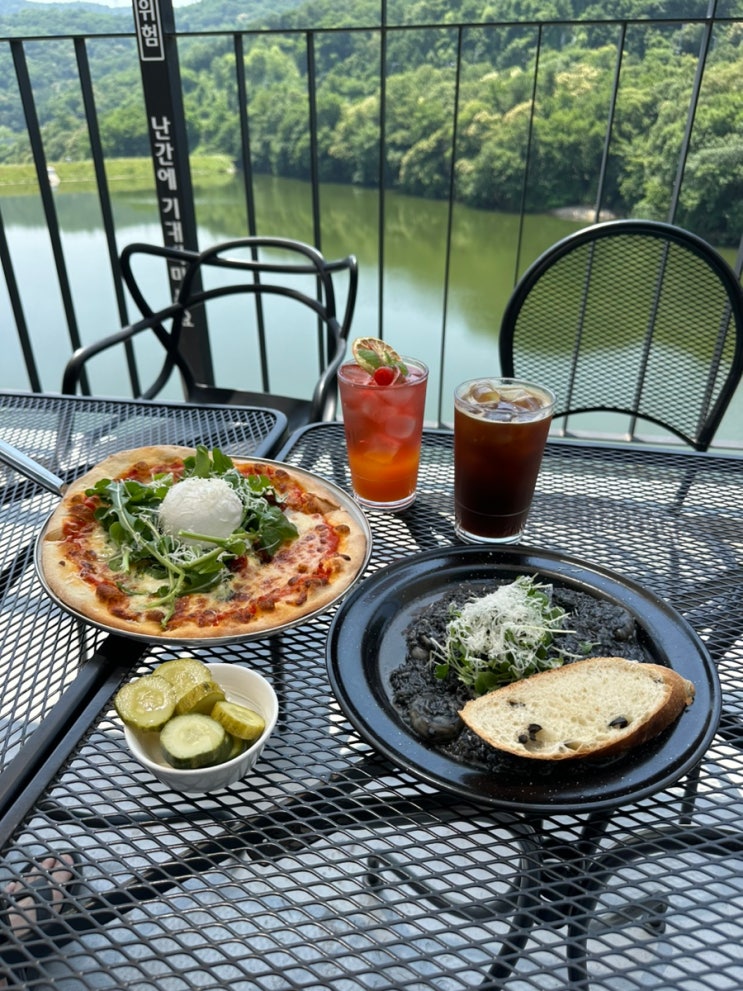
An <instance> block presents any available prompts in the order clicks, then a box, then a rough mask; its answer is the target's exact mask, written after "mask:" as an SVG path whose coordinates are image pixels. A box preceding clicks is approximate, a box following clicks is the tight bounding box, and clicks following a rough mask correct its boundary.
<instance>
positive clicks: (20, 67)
mask: <svg viewBox="0 0 743 991" xmlns="http://www.w3.org/2000/svg"><path fill="white" fill-rule="evenodd" d="M10 49H11V53H12V55H13V65H14V67H15V73H16V79H17V82H18V89H19V93H20V97H21V104H22V106H23V113H24V115H25V118H26V126H27V128H28V137H29V142H30V144H31V153H32V155H33V160H34V166H35V167H36V176H37V179H38V182H39V192H40V194H41V202H42V205H43V208H44V216H45V217H46V224H47V230H48V232H49V241H50V244H51V247H52V254H53V257H54V264H55V267H56V270H57V280H58V282H59V290H60V295H61V297H62V306H63V309H64V313H65V318H66V320H67V331H68V335H69V338H70V344H71V345H72V348H73V349H77V348H79V347H80V343H81V342H80V334H79V332H78V328H77V318H76V316H75V307H74V305H73V302H72V292H71V289H70V280H69V276H68V275H67V266H66V265H65V259H64V252H63V250H62V239H61V236H60V230H59V220H58V218H57V211H56V208H55V206H54V198H53V196H52V190H51V186H50V185H49V176H48V174H47V171H46V158H45V155H44V146H43V141H42V138H41V128H40V126H39V118H38V115H37V113H36V106H35V103H34V98H33V90H32V87H31V77H30V75H29V72H28V65H27V63H26V54H25V51H24V47H23V42H22V41H19V40H17V39H12V40H11V41H10ZM80 385H81V388H82V391H83V393H84V394H86V395H89V394H90V386H89V384H88V379H87V376H86V375H85V374H84V373H83V375H82V376H81V379H80Z"/></svg>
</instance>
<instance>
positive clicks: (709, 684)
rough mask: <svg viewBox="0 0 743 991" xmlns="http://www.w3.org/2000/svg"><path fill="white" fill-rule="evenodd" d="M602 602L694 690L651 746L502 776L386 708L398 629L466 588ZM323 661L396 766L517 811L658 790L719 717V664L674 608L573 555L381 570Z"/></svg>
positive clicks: (357, 597)
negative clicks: (507, 587)
mask: <svg viewBox="0 0 743 991" xmlns="http://www.w3.org/2000/svg"><path fill="white" fill-rule="evenodd" d="M524 574H527V575H535V576H537V577H538V578H539V579H540V580H543V581H546V582H549V583H552V584H553V585H555V586H558V585H559V586H563V587H567V588H571V589H574V590H578V591H581V592H584V593H588V594H590V595H593V596H597V597H599V598H602V599H604V600H607V601H608V602H611V603H613V604H615V605H619V606H621V607H623V608H624V609H626V610H627V611H628V612H629V613H630V614H631V615H632V616H633V617H634V620H635V623H636V627H637V633H638V639H639V641H640V643H641V644H642V646H643V647H644V649H645V651H646V653H647V654H648V655H649V657H650V659H651V660H652V661H654V662H655V663H658V664H663V665H665V666H667V667H671V668H673V669H674V670H676V671H678V673H679V674H681V675H682V676H683V677H685V678H688V679H689V680H690V681H691V682H693V684H694V687H695V690H696V696H695V699H694V702H693V703H692V705H691V706H689V707H688V708H687V709H686V710H685V711H684V712H683V713H682V714H681V716H680V717H679V719H678V720H677V721H676V722H675V723H674V724H673V726H671V727H669V728H668V729H667V730H666V731H664V732H663V733H662V734H661V735H660V736H658V737H656V738H655V739H654V740H651V741H649V742H648V743H646V744H643V745H642V746H639V747H637V748H635V749H634V750H631V751H629V752H627V753H625V754H624V755H622V756H620V757H615V758H613V759H611V760H608V759H607V760H604V761H602V762H600V761H587V760H567V761H538V760H529V759H528V758H516V757H513V758H511V757H509V756H508V755H504V759H503V761H502V768H501V767H499V770H498V773H495V772H493V771H492V770H488V769H484V768H483V767H480V766H476V765H468V764H464V763H461V762H459V761H457V760H455V759H454V758H452V757H450V756H449V755H447V754H446V753H445V752H444V751H442V750H440V749H437V748H436V747H434V746H431V745H430V744H428V743H426V742H424V741H423V740H422V739H421V738H420V737H419V736H417V734H415V732H414V731H413V730H412V729H411V728H410V727H409V726H408V725H407V723H406V722H405V721H404V720H403V718H402V716H401V714H400V712H399V711H398V710H397V708H396V707H395V705H394V703H393V692H392V689H391V685H390V676H391V674H392V672H393V671H394V670H395V669H396V668H398V667H399V666H400V665H401V664H402V662H403V660H404V658H405V650H406V645H405V631H406V629H407V628H408V627H410V626H411V624H413V623H414V622H415V619H416V616H417V615H418V614H419V613H420V611H421V610H422V609H423V608H425V607H426V606H428V605H430V604H431V603H433V602H435V601H437V600H439V599H441V598H443V597H445V596H447V594H448V593H452V592H454V591H455V590H456V588H457V587H458V586H460V585H462V584H465V583H467V584H468V585H469V584H471V583H475V584H479V583H482V586H483V594H485V592H486V591H491V590H492V582H493V580H500V581H513V580H514V579H515V578H516V577H517V576H518V575H524ZM327 664H328V672H329V676H330V681H331V684H332V687H333V690H334V693H335V696H336V698H337V700H338V702H339V704H340V706H341V708H342V709H343V711H344V712H345V714H346V716H347V718H348V719H349V721H350V722H351V724H352V725H353V726H354V727H355V729H356V730H357V731H358V733H359V734H360V735H361V737H362V738H363V739H365V740H366V742H367V743H369V744H371V746H372V747H374V748H375V749H376V750H378V751H379V752H380V753H382V754H384V755H385V756H386V757H387V758H389V760H391V761H392V762H393V763H394V764H395V765H396V766H398V767H402V768H403V769H405V770H407V771H409V772H410V773H412V774H413V775H414V776H416V777H418V778H419V779H421V780H423V781H425V782H427V783H429V784H431V785H434V786H435V787H437V788H443V789H446V790H448V791H450V792H453V793H455V794H457V795H460V796H464V797H465V798H468V799H471V800H474V801H476V802H481V803H487V804H489V805H491V806H494V807H497V808H500V809H507V810H509V811H512V812H513V811H516V812H521V813H533V814H546V813H554V812H557V811H564V812H568V811H575V810H577V809H579V808H580V809H581V811H594V810H598V809H604V808H611V807H617V806H619V805H623V804H625V803H630V802H634V801H638V800H639V799H641V798H643V797H644V796H647V795H650V794H653V793H654V792H657V791H661V790H662V789H664V788H666V787H668V786H669V785H671V784H673V783H674V782H675V781H677V780H678V779H679V778H680V777H681V776H682V775H684V774H685V773H686V772H687V771H689V770H690V769H691V768H693V767H694V765H695V764H696V763H697V762H698V761H699V760H700V759H701V757H702V755H703V754H704V753H705V751H706V750H707V748H708V747H709V745H710V743H711V741H712V738H713V736H714V734H715V732H716V729H717V725H718V722H719V718H720V709H721V691H720V684H719V680H718V677H717V671H716V668H715V666H714V664H713V662H712V659H711V658H710V656H709V654H708V652H707V650H706V648H705V647H704V645H703V643H702V642H701V640H700V639H699V637H698V636H697V635H696V633H695V632H694V630H693V629H692V628H691V626H689V624H688V623H687V622H686V620H684V619H683V617H682V616H680V615H679V614H678V613H677V612H676V611H675V610H674V609H672V608H671V607H670V606H669V605H668V604H667V603H665V602H663V600H661V599H659V598H657V597H656V596H655V595H653V594H651V593H650V592H649V591H647V590H646V589H644V588H642V587H641V586H639V585H637V584H634V583H632V582H630V581H626V580H624V579H623V578H621V577H619V576H618V575H616V574H613V573H611V572H609V571H606V570H603V569H600V568H597V567H594V566H592V565H590V564H587V563H585V562H582V561H580V560H578V559H576V558H572V557H566V556H562V555H558V554H553V553H549V552H546V551H541V550H536V549H529V548H526V547H518V548H503V549H488V548H485V547H482V546H463V547H453V548H448V549H437V550H433V551H427V552H423V553H421V554H419V555H417V556H416V557H415V558H406V559H405V560H403V561H400V562H398V563H396V564H393V565H390V566H389V567H387V568H385V569H383V570H380V571H378V572H376V573H375V574H373V575H371V576H370V577H369V578H367V579H366V580H365V581H364V583H363V584H362V585H359V586H357V588H356V589H355V590H354V591H353V592H352V593H351V595H349V596H348V597H347V598H346V599H345V601H344V602H343V603H342V605H341V606H340V608H339V609H338V611H337V613H336V615H335V616H334V618H333V621H332V624H331V627H330V632H329V637H328V646H327Z"/></svg>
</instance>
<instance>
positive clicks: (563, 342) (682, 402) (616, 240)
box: [499, 220, 743, 451]
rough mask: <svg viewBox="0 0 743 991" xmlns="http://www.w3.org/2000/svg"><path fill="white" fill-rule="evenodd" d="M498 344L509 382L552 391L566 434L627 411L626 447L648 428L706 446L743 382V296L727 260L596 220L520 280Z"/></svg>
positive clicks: (655, 229) (673, 234)
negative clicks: (573, 418) (641, 427)
mask: <svg viewBox="0 0 743 991" xmlns="http://www.w3.org/2000/svg"><path fill="white" fill-rule="evenodd" d="M499 347H500V360H501V369H502V373H503V374H504V375H508V376H514V375H515V376H517V377H519V378H530V379H534V380H538V381H539V382H541V383H542V384H544V385H547V386H549V387H550V388H552V389H553V391H554V392H555V393H556V395H557V403H556V407H555V416H556V417H560V418H562V420H561V426H562V428H563V430H562V432H563V433H567V432H568V431H567V423H568V420H567V418H568V417H569V416H570V415H573V414H578V413H587V412H590V413H594V414H595V413H610V414H622V419H621V425H622V430H619V431H618V432H619V433H620V434H623V428H624V427H625V426H626V427H627V431H626V439H628V440H636V439H638V432H637V431H638V421H646V422H648V423H652V424H655V425H656V426H660V427H662V428H664V429H665V430H667V431H670V433H671V434H672V435H674V436H675V437H676V438H680V439H681V440H682V441H684V442H685V443H686V444H689V445H691V446H692V447H693V448H695V449H696V450H699V451H704V450H706V449H707V448H708V446H709V444H710V443H711V441H712V438H713V437H714V435H715V431H716V430H717V428H718V427H719V425H720V421H721V420H722V417H723V415H724V413H725V410H726V409H727V407H728V405H729V403H730V400H731V399H732V396H733V393H734V392H735V389H736V387H737V386H738V384H739V382H740V381H741V376H742V375H743V293H742V292H741V286H740V283H739V281H738V279H737V277H736V275H735V273H734V272H733V270H732V269H731V268H730V266H729V265H728V264H727V262H726V261H725V260H724V259H723V258H722V257H721V256H720V255H719V254H718V253H717V252H716V251H715V250H714V249H713V248H712V247H710V246H709V245H708V244H707V243H706V242H705V241H703V240H702V239H701V238H699V237H697V236H696V235H694V234H691V233H689V232H688V231H685V230H682V229H681V228H679V227H675V226H673V225H671V224H666V223H661V222H656V221H647V220H617V221H609V222H606V223H599V224H595V225H593V226H591V227H587V228H585V229H584V230H580V231H577V232H576V233H574V234H571V235H569V236H568V237H565V238H563V239H562V240H561V241H559V242H557V244H555V245H553V246H552V247H551V248H549V249H548V250H547V251H545V252H544V253H543V254H542V255H541V256H540V257H539V258H538V259H537V260H536V261H535V262H534V263H533V264H532V265H531V266H530V267H529V269H528V270H527V271H526V272H525V273H524V275H523V276H522V277H521V279H520V280H519V282H518V284H517V285H516V288H515V289H514V291H513V294H512V296H511V298H510V300H509V302H508V304H507V307H506V310H505V313H504V315H503V320H502V323H501V330H500V344H499ZM607 419H608V418H607ZM611 422H612V430H611V433H612V434H614V433H615V430H614V427H615V426H617V425H618V423H619V421H618V418H617V417H616V416H612V418H611ZM664 437H665V439H667V440H670V439H672V438H670V437H669V435H668V434H665V435H664ZM653 439H656V438H653Z"/></svg>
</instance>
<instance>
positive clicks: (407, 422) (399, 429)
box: [384, 413, 418, 440]
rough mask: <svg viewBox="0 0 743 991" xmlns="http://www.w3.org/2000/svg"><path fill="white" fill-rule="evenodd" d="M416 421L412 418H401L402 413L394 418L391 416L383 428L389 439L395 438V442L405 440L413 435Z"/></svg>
mask: <svg viewBox="0 0 743 991" xmlns="http://www.w3.org/2000/svg"><path fill="white" fill-rule="evenodd" d="M417 424H418V421H417V420H416V418H415V417H414V416H403V414H402V413H399V414H397V415H396V416H391V417H389V419H388V420H387V421H386V422H385V425H384V428H385V430H386V431H387V433H388V434H389V435H390V437H395V438H396V439H397V440H406V439H407V438H408V437H411V436H412V435H413V434H414V433H415V428H416V426H417Z"/></svg>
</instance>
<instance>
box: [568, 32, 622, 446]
mask: <svg viewBox="0 0 743 991" xmlns="http://www.w3.org/2000/svg"><path fill="white" fill-rule="evenodd" d="M626 37H627V22H626V21H622V22H621V23H620V25H619V37H618V39H617V58H616V62H615V63H614V83H613V88H612V94H611V99H610V101H609V114H608V118H607V122H606V131H605V134H604V149H603V152H602V155H601V165H600V168H599V183H598V188H597V190H596V210H595V213H594V219H595V220H596V221H598V220H599V219H600V217H601V201H602V199H603V191H604V184H605V182H606V172H607V169H608V161H609V149H610V147H611V132H612V129H613V126H614V118H615V115H616V108H617V96H618V93H619V80H620V76H621V71H622V61H623V54H624V43H625V40H626ZM593 257H594V248H593V247H592V248H591V250H590V252H589V256H588V263H587V267H586V278H585V279H584V288H583V295H582V298H581V309H580V317H579V325H578V333H577V334H576V339H575V347H574V348H573V358H572V362H571V368H570V378H569V379H568V397H567V400H566V402H565V405H566V406H567V407H568V409H569V408H570V406H571V405H572V399H573V394H574V392H575V376H576V372H577V369H578V355H579V352H580V349H581V346H582V339H583V322H584V319H585V307H586V296H587V294H588V282H590V279H591V278H592V271H593ZM561 429H562V432H563V433H564V434H568V433H569V432H570V414H567V415H565V416H564V417H562V423H561Z"/></svg>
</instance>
